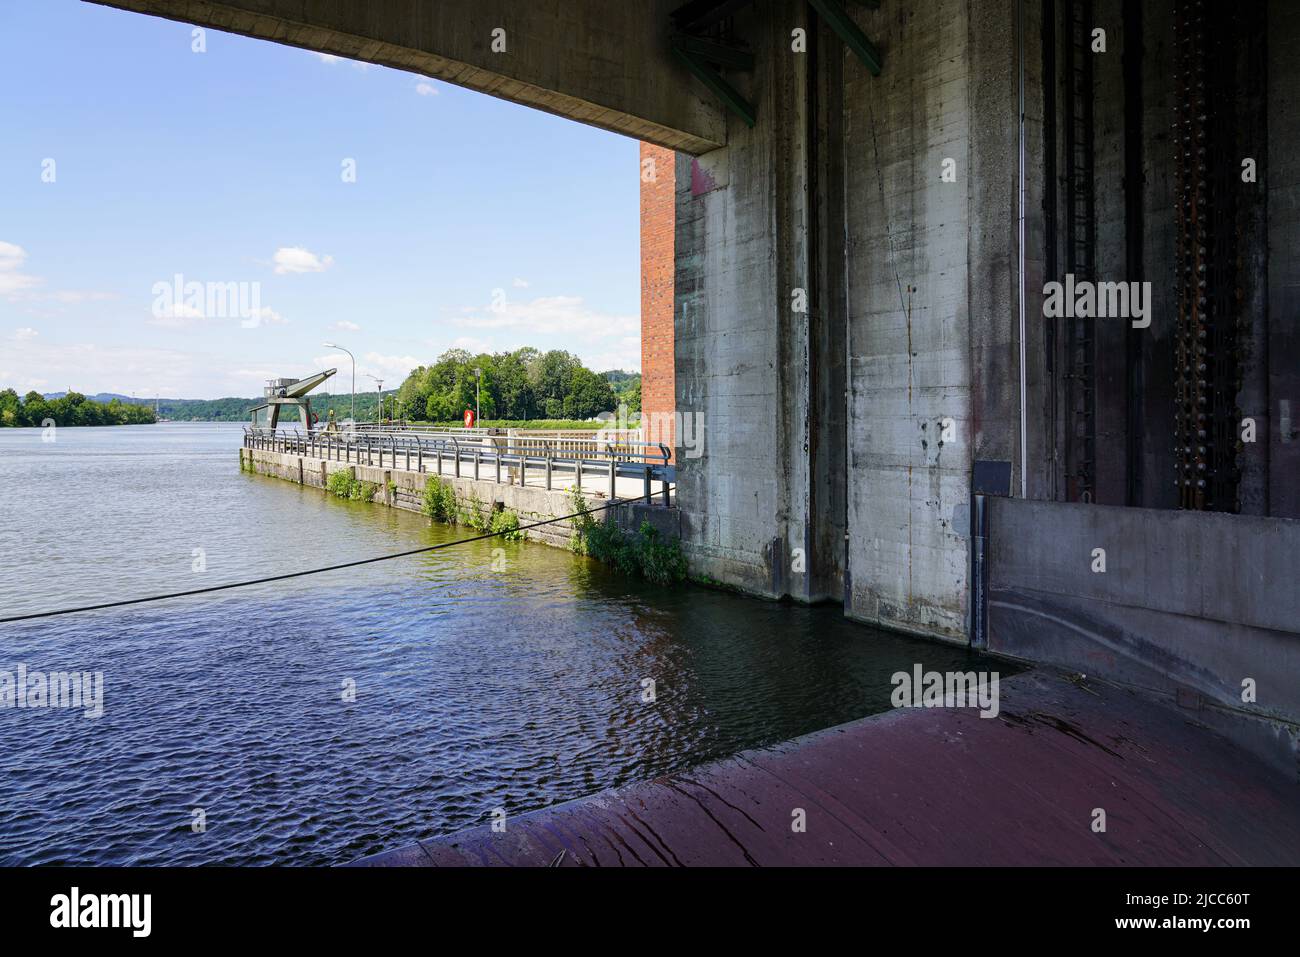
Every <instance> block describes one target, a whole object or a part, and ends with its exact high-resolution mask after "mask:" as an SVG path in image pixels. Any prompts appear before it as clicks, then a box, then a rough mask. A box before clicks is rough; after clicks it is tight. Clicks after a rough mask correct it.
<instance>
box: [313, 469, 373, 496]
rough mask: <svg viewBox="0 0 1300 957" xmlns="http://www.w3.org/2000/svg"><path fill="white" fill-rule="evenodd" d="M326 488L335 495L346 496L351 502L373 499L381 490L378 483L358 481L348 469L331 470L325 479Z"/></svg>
mask: <svg viewBox="0 0 1300 957" xmlns="http://www.w3.org/2000/svg"><path fill="white" fill-rule="evenodd" d="M325 488H326V489H328V490H329V492H330V494H332V495H334V496H335V497H337V498H345V499H347V500H348V501H351V502H369V501H373V500H374V497H375V493H376V492H378V491H379V486H378V485H377V484H376V483H374V482H361V481H358V480H357V479H355V478H353V477H352V474H351V473H350V472H348V471H347V470H346V469H340V470H339V471H337V472H331V473H330V475H329V478H328V479H326V480H325Z"/></svg>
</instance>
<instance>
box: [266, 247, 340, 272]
mask: <svg viewBox="0 0 1300 957" xmlns="http://www.w3.org/2000/svg"><path fill="white" fill-rule="evenodd" d="M272 260H273V261H274V263H275V271H276V274H277V275H281V276H283V275H286V274H288V273H303V272H324V271H325V270H326V269H328V268H329V267H330V266H332V265H334V257H333V256H317V255H316V254H315V253H314V252H311V251H309V250H307V249H304V248H303V247H301V246H281V247H280V248H279V249H277V250H276V251H275V256H273V257H272Z"/></svg>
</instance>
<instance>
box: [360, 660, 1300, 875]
mask: <svg viewBox="0 0 1300 957" xmlns="http://www.w3.org/2000/svg"><path fill="white" fill-rule="evenodd" d="M1194 717H1195V716H1194V713H1192V712H1185V711H1178V710H1175V709H1173V708H1171V707H1166V706H1164V705H1158V704H1154V703H1152V702H1150V701H1148V700H1146V699H1144V698H1141V697H1138V696H1137V695H1135V694H1132V693H1130V692H1128V691H1126V690H1123V689H1120V688H1117V687H1113V686H1108V685H1103V684H1089V685H1087V686H1086V687H1080V686H1078V685H1076V684H1074V683H1072V682H1071V681H1069V680H1068V679H1067V678H1065V677H1064V676H1060V675H1056V674H1053V673H1051V672H1046V671H1042V670H1039V671H1031V672H1027V673H1024V674H1021V675H1017V676H1015V677H1013V678H1009V679H1007V680H1006V681H1004V682H1002V684H1001V713H1000V715H999V716H998V717H997V718H993V719H981V718H980V717H978V714H977V712H974V711H970V710H955V709H931V710H922V709H917V710H900V711H894V712H891V713H889V714H884V715H878V716H875V717H870V718H864V719H862V720H859V721H855V722H852V723H850V724H846V725H841V726H840V727H837V728H831V729H829V730H826V731H821V732H818V733H816V734H811V735H807V736H805V737H802V738H798V739H796V740H794V741H790V742H787V743H785V744H781V745H777V746H775V747H771V748H764V749H759V750H754V751H748V752H745V753H743V754H740V755H738V756H736V757H734V758H731V759H729V760H726V761H722V762H719V763H717V764H712V765H708V766H705V767H701V768H698V769H696V770H693V771H691V772H689V773H685V774H676V775H671V776H669V777H666V778H661V779H658V780H655V781H650V782H646V783H642V784H637V785H631V786H629V787H625V788H622V789H619V790H614V791H607V792H604V793H602V794H598V795H595V796H593V797H590V798H584V799H580V800H576V801H571V802H568V803H566V804H562V805H557V806H555V807H552V808H548V809H545V810H542V811H537V812H534V813H531V814H527V815H521V816H519V817H516V818H513V819H511V820H509V821H508V822H507V829H506V831H505V832H504V833H493V832H492V831H491V829H490V827H488V826H486V825H485V826H481V827H475V828H471V829H468V830H465V831H461V832H459V833H456V834H452V835H449V836H447V837H443V838H438V839H435V840H430V841H423V842H419V843H416V844H411V845H408V846H406V847H399V848H396V849H394V850H390V851H387V852H384V853H381V854H377V855H375V856H373V857H370V858H366V859H364V860H362V861H359V862H357V863H358V864H360V865H365V866H405V865H415V866H439V867H446V866H459V865H481V864H488V865H502V864H505V865H533V866H536V865H547V864H550V863H552V862H554V861H556V859H557V858H559V863H560V864H561V865H562V866H578V865H581V866H586V865H593V866H606V867H607V866H610V865H615V866H619V865H622V866H642V865H647V866H658V865H674V866H675V865H719V864H721V865H741V866H744V865H780V864H840V865H844V864H939V865H956V864H967V865H971V864H978V865H997V864H1015V865H1031V864H1034V865H1044V864H1047V865H1051V864H1080V865H1113V864H1129V865H1156V864H1164V865H1187V864H1211V865H1212V864H1289V865H1295V864H1300V786H1298V785H1297V784H1296V783H1295V782H1294V781H1291V780H1288V779H1287V778H1286V777H1284V776H1283V775H1281V774H1279V773H1278V772H1276V771H1274V770H1273V769H1271V768H1269V767H1267V766H1265V765H1263V764H1261V763H1259V762H1258V761H1256V760H1255V759H1253V758H1251V757H1250V756H1249V755H1247V754H1245V753H1243V752H1241V751H1239V750H1237V749H1236V748H1234V747H1233V746H1232V745H1231V744H1229V743H1228V742H1227V741H1226V740H1225V739H1223V738H1220V737H1218V736H1217V735H1214V734H1213V733H1211V732H1210V731H1208V730H1206V729H1204V728H1201V727H1198V726H1196V725H1195V724H1194V723H1193V720H1194ZM796 808H802V809H803V810H804V812H805V813H806V819H807V830H806V833H795V832H794V830H793V829H792V821H793V815H794V813H795V809H796ZM1096 809H1101V810H1104V811H1105V831H1104V832H1100V833H1099V832H1094V830H1093V826H1094V820H1096V819H1097V817H1096V814H1095V810H1096ZM561 852H563V856H562V857H561Z"/></svg>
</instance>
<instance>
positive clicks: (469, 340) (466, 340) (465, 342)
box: [430, 336, 492, 355]
mask: <svg viewBox="0 0 1300 957" xmlns="http://www.w3.org/2000/svg"><path fill="white" fill-rule="evenodd" d="M430 344H431V345H435V344H436V343H433V342H430ZM451 348H453V349H464V350H465V351H466V352H473V353H474V354H476V355H477V354H478V353H480V352H491V351H492V344H491V343H490V342H488V341H487V340H486V339H480V338H478V337H477V336H457V337H456V338H455V339H453V340H451Z"/></svg>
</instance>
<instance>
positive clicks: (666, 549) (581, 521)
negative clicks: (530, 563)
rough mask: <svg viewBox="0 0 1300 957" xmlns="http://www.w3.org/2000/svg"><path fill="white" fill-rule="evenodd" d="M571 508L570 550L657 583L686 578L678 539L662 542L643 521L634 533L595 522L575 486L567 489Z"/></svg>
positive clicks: (684, 564)
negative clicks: (573, 514)
mask: <svg viewBox="0 0 1300 957" xmlns="http://www.w3.org/2000/svg"><path fill="white" fill-rule="evenodd" d="M569 498H570V501H571V502H572V503H573V511H574V512H575V513H576V514H577V517H576V518H574V519H573V532H572V534H571V535H570V536H569V549H570V550H571V551H574V552H576V553H577V554H579V555H589V556H591V557H592V558H594V559H596V560H597V561H600V562H604V563H605V564H606V565H612V566H613V567H614V568H616V569H618V571H620V572H621V573H623V574H624V575H640V576H641V577H642V578H645V579H646V580H647V581H652V582H654V583H655V584H656V585H671V584H673V583H675V582H679V581H682V580H683V579H685V578H686V556H685V554H683V552H682V545H681V542H679V541H677V540H676V539H673V540H671V541H663V540H661V539H660V538H659V530H658V529H657V528H655V527H654V526H653V525H651V524H650V523H649V522H642V523H641V527H640V528H638V529H637V530H636V531H635V532H624V531H622V530H621V529H620V528H619V527H618V526H617V525H615V524H614V523H613V522H612V521H608V520H606V521H597V520H596V519H595V518H594V517H593V516H592V514H591V511H590V509H589V508H588V507H587V500H586V499H585V498H584V497H583V495H582V493H581V492H580V491H579V490H578V489H576V488H573V489H570V490H569Z"/></svg>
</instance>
